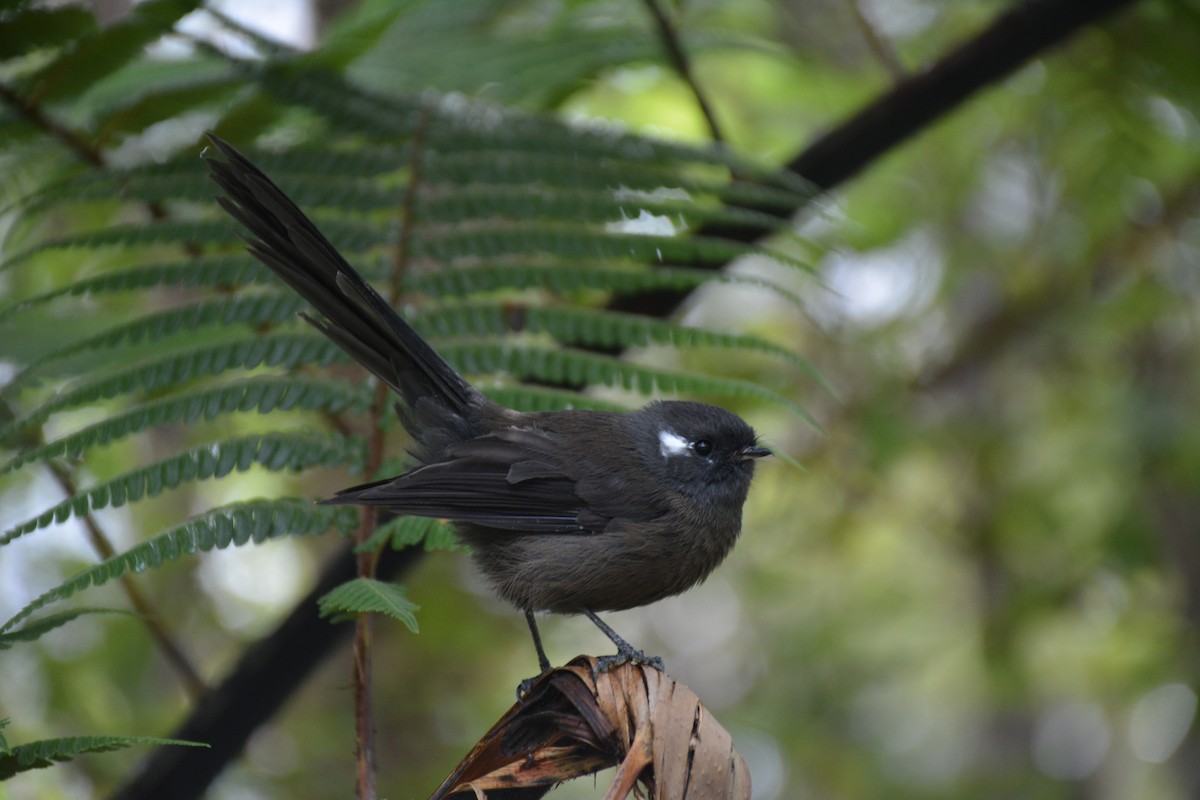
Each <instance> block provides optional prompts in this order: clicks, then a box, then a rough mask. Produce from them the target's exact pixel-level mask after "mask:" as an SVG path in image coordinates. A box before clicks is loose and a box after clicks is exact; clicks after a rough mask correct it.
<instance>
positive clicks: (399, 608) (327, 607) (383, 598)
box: [317, 578, 420, 633]
mask: <svg viewBox="0 0 1200 800" xmlns="http://www.w3.org/2000/svg"><path fill="white" fill-rule="evenodd" d="M317 606H318V607H319V608H320V610H321V616H322V617H334V619H335V621H336V620H339V619H344V618H346V617H352V616H355V615H358V614H384V615H386V616H389V617H391V618H392V619H396V620H399V621H401V622H403V623H404V627H406V628H408V629H409V630H410V631H412V632H413V633H416V632H417V618H416V616H415V614H414V613H413V612H415V611H417V610H418V609H419V608H420V606H418V605H416V604H415V603H413V602H412V601H410V600H409V599H408V596H407V595H406V594H405V592H404V587H403V586H399V585H397V584H395V583H386V582H384V581H379V580H374V579H373V578H355V579H354V580H352V581H347V582H346V583H343V584H342V585H341V586H339V587H337V588H336V589H334V590H333V591H331V592H329V593H327V594H326V595H325V596H323V597H322V598H321V599H320V600H318V601H317Z"/></svg>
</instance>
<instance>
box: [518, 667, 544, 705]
mask: <svg viewBox="0 0 1200 800" xmlns="http://www.w3.org/2000/svg"><path fill="white" fill-rule="evenodd" d="M549 671H550V670H546V672H549ZM546 672H543V673H541V674H540V675H534V676H533V677H532V678H526V679H525V680H523V681H521V682H520V683H518V684H517V700H518V701H520V700H524V699H525V697H526V696H527V695H528V694H529V690H530V689H532V688H533V685H534V684H535V683H537V682H538V681H540V680H541V679H542V676H543V675H545V674H546Z"/></svg>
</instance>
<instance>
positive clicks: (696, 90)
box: [643, 0, 725, 142]
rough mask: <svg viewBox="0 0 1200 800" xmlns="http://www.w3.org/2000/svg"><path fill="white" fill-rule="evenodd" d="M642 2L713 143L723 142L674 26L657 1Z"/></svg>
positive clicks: (715, 119) (709, 106)
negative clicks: (706, 125)
mask: <svg viewBox="0 0 1200 800" xmlns="http://www.w3.org/2000/svg"><path fill="white" fill-rule="evenodd" d="M643 2H644V3H645V4H646V8H647V10H649V12H650V16H651V17H653V18H654V24H655V26H656V27H657V28H658V35H659V36H661V37H662V42H663V47H664V48H665V49H666V51H667V58H669V59H670V60H671V64H672V66H674V67H675V71H676V72H678V73H679V77H681V78H682V79H683V82H684V83H686V84H687V85H688V88H689V89H691V90H692V95H693V96H694V97H695V98H696V105H698V106H699V107H700V113H701V114H703V115H704V119H705V121H706V122H707V123H708V132H709V135H710V136H712V139H713V141H714V142H724V141H725V137H724V136H723V135H722V134H721V127H720V126H719V125H718V124H717V117H716V115H715V114H714V113H713V109H712V106H711V105H710V104H709V102H708V99H707V98H706V97H705V95H704V92H703V91H701V89H700V84H698V83H697V82H696V77H695V75H693V74H692V65H691V61H690V59H689V58H688V55H687V52H686V51H684V49H683V44H682V43H681V42H680V41H679V34H678V33H677V32H676V30H675V26H674V25H673V24H671V20H669V19H668V18H667V15H666V12H664V11H663V9H662V6H660V5H659V4H658V0H643Z"/></svg>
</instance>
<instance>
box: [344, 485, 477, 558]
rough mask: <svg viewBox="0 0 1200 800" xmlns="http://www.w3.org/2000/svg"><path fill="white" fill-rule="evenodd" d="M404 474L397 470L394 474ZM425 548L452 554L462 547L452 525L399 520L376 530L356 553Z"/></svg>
mask: <svg viewBox="0 0 1200 800" xmlns="http://www.w3.org/2000/svg"><path fill="white" fill-rule="evenodd" d="M401 471H403V468H402V467H400V468H397V469H395V470H393V471H392V472H391V473H390V474H396V473H397V472H401ZM418 544H424V546H425V549H426V550H427V551H432V550H450V549H453V548H456V547H457V546H458V541H457V540H456V539H455V538H454V533H453V529H452V528H451V526H450V524H449V523H447V522H443V521H442V520H439V519H431V518H429V517H396V518H394V519H390V520H388V521H387V522H385V523H383V524H382V525H379V526H377V527H376V528H375V532H374V533H373V534H371V537H370V538H369V539H367V540H366V541H365V542H362V543H361V544H359V545H357V546H356V547H355V548H354V551H355V552H356V553H371V552H374V551H376V550H379V549H380V548H382V547H384V546H385V545H390V546H391V548H392V549H393V550H402V549H404V548H405V547H412V546H414V545H418Z"/></svg>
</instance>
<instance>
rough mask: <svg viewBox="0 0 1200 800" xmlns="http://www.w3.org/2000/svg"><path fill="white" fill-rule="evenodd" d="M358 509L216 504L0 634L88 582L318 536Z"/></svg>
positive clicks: (84, 575) (31, 609)
mask: <svg viewBox="0 0 1200 800" xmlns="http://www.w3.org/2000/svg"><path fill="white" fill-rule="evenodd" d="M357 523H358V514H357V512H356V511H355V510H354V509H353V508H352V507H350V506H322V505H316V504H314V503H311V502H309V501H307V500H302V499H299V498H283V499H279V500H250V501H247V502H243V503H234V504H231V505H227V506H222V507H221V508H216V509H213V510H212V511H208V512H206V513H204V514H202V515H200V516H198V517H194V518H192V519H190V520H188V521H187V522H184V523H182V524H181V525H177V526H175V527H173V528H170V529H168V530H166V531H164V532H163V533H160V534H158V535H157V536H155V537H154V538H152V539H150V540H148V541H145V542H142V543H141V544H138V545H135V546H134V547H132V548H130V549H129V550H126V551H125V552H124V553H120V554H118V555H115V556H113V557H112V558H109V559H106V560H105V561H103V562H101V563H99V564H96V565H95V566H92V567H89V568H87V569H85V570H83V571H82V572H79V573H77V574H75V575H74V576H72V577H71V578H69V579H67V580H66V581H64V582H63V583H61V584H59V585H58V586H56V587H54V588H53V589H50V590H48V591H46V592H43V593H42V594H41V595H39V596H38V597H36V598H35V599H34V600H33V601H32V602H30V603H29V604H28V605H26V606H25V607H24V608H22V609H21V610H20V611H18V612H17V613H16V614H15V615H14V616H13V617H12V618H10V619H9V620H8V621H7V622H5V623H4V624H3V625H0V633H3V632H5V631H9V630H12V629H13V628H14V627H16V626H17V625H18V624H19V623H20V622H22V621H23V620H25V619H27V618H29V617H30V616H31V615H32V614H34V613H36V612H37V611H39V610H40V609H42V608H44V607H46V606H47V605H49V604H50V603H55V602H58V601H59V600H65V599H67V598H68V597H70V596H71V595H73V594H75V593H76V592H80V591H83V590H84V589H86V588H88V587H89V586H100V585H101V584H104V583H106V582H108V581H110V580H114V579H116V578H120V577H121V576H122V575H124V574H126V573H129V572H134V573H136V572H142V571H144V570H147V569H155V568H157V567H159V566H161V565H163V564H165V563H168V562H171V561H175V560H177V559H179V558H182V557H183V556H189V555H195V554H196V553H199V552H208V551H209V550H224V549H225V548H227V547H230V546H234V547H241V546H242V545H245V544H249V543H251V542H253V543H254V544H261V543H263V542H265V541H268V540H271V539H278V538H281V537H283V536H316V535H319V534H323V533H325V532H326V531H328V530H330V529H331V528H336V529H337V530H338V531H339V532H340V533H342V534H348V533H349V532H350V531H352V530H354V527H355V525H357Z"/></svg>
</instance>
